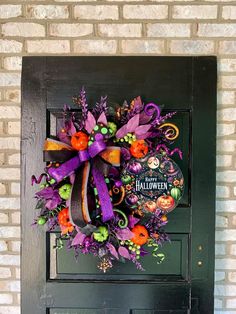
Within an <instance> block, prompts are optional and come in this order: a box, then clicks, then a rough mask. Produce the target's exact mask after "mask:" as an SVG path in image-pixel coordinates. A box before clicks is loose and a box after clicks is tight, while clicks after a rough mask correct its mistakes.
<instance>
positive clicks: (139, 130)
mask: <svg viewBox="0 0 236 314" xmlns="http://www.w3.org/2000/svg"><path fill="white" fill-rule="evenodd" d="M150 128H151V124H146V125H140V126H138V127H136V128H135V135H136V136H139V135H144V134H146V133H147V132H148V130H149V129H150Z"/></svg>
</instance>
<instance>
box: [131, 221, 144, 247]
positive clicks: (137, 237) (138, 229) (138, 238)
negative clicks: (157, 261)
mask: <svg viewBox="0 0 236 314" xmlns="http://www.w3.org/2000/svg"><path fill="white" fill-rule="evenodd" d="M131 231H132V232H133V234H134V236H133V238H132V239H131V241H132V242H133V243H134V244H137V245H143V244H145V243H146V242H147V240H148V231H147V229H146V228H145V227H144V226H141V225H136V226H134V228H133V229H132V230H131Z"/></svg>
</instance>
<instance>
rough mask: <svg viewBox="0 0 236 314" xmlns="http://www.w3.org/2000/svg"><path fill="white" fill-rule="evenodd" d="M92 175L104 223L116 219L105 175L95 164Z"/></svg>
mask: <svg viewBox="0 0 236 314" xmlns="http://www.w3.org/2000/svg"><path fill="white" fill-rule="evenodd" d="M92 174H93V179H94V183H95V186H96V188H97V192H98V197H99V202H100V206H101V211H102V221H103V222H106V221H108V220H110V219H112V218H113V217H114V212H113V207H112V203H111V199H110V194H109V191H108V188H107V185H106V182H105V179H104V175H103V173H102V172H101V171H100V170H99V169H98V168H97V167H96V165H94V164H93V167H92Z"/></svg>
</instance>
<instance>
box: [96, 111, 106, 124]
mask: <svg viewBox="0 0 236 314" xmlns="http://www.w3.org/2000/svg"><path fill="white" fill-rule="evenodd" d="M97 122H98V123H103V124H104V125H107V117H106V115H105V112H102V113H101V114H100V116H99V118H98V121H97Z"/></svg>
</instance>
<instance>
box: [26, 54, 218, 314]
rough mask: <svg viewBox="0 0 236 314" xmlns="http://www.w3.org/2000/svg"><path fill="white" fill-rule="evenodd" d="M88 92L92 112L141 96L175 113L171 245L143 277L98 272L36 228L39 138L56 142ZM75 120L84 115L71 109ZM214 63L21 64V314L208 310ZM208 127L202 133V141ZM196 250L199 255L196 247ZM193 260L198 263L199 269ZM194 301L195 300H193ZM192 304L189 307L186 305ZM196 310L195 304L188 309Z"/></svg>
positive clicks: (84, 60) (123, 270)
mask: <svg viewBox="0 0 236 314" xmlns="http://www.w3.org/2000/svg"><path fill="white" fill-rule="evenodd" d="M83 85H84V86H85V88H86V91H87V94H88V98H89V99H88V100H89V103H90V104H91V105H93V104H94V103H95V101H96V100H97V99H98V98H99V97H100V95H104V93H108V96H109V102H110V104H111V105H112V104H113V105H114V103H118V104H121V103H122V102H123V100H124V98H126V99H127V100H130V99H132V98H133V97H135V96H137V95H140V96H141V97H142V98H143V100H144V101H145V102H147V101H153V102H156V103H157V104H160V105H162V104H165V110H166V111H176V112H177V114H176V115H175V116H174V117H173V120H172V121H173V122H174V123H176V124H177V126H178V127H179V129H180V136H179V138H178V141H177V142H176V144H175V145H176V146H179V147H180V148H181V149H182V150H183V156H184V157H183V160H182V161H181V160H179V158H178V157H177V156H173V159H174V160H175V161H176V162H177V163H178V164H179V165H180V167H181V169H182V171H183V173H184V177H185V184H186V186H185V192H184V197H183V199H182V201H181V203H180V204H179V206H178V207H177V208H176V209H175V211H173V212H172V213H170V214H169V223H168V225H167V227H166V231H167V232H168V233H169V235H170V238H171V240H172V241H171V243H170V244H166V245H165V246H164V247H163V248H162V250H163V252H165V254H166V260H165V261H164V263H163V264H161V265H157V264H156V262H155V260H153V259H152V258H148V257H147V258H146V260H145V262H144V267H145V269H146V271H145V272H138V271H136V270H135V268H134V266H133V265H128V264H117V268H114V269H113V270H112V271H111V272H109V273H108V274H105V275H104V274H101V273H99V272H98V270H97V268H96V261H95V260H94V258H90V257H89V256H80V257H79V263H77V262H76V260H75V258H74V256H73V253H72V252H67V251H66V250H65V249H63V250H60V251H56V250H54V249H53V246H54V245H55V241H56V239H57V235H58V234H57V233H55V232H54V233H46V232H44V231H43V230H38V229H32V228H30V227H29V226H30V224H31V222H32V221H33V219H34V217H35V213H34V210H33V208H34V207H35V200H34V199H33V195H34V193H35V191H36V190H37V187H33V188H30V187H29V184H30V177H31V175H32V174H40V173H41V172H42V170H43V168H44V167H45V165H44V163H43V153H42V147H43V142H44V139H45V137H47V136H55V135H56V130H57V129H58V128H59V127H60V125H61V123H62V107H63V105H64V104H65V103H68V104H71V97H72V96H73V95H74V94H76V93H78V89H79V88H80V87H81V86H83ZM72 109H73V110H74V111H76V114H78V115H80V112H79V111H78V109H77V108H76V106H74V105H72ZM215 112H216V60H215V58H214V57H201V58H197V57H194V58H192V57H189V58H187V57H178V58H176V57H171V58H170V57H158V58H157V57H25V58H24V59H23V73H22V178H23V179H22V191H21V195H22V204H21V205H22V209H23V210H22V213H23V214H22V216H23V219H22V236H23V247H22V313H23V314H32V313H34V314H45V313H47V314H56V313H57V314H66V313H68V314H72V313H73V314H75V313H76V314H77V313H78V314H81V313H83V314H90V313H91V314H96V313H99V314H100V313H108V314H113V313H114V314H118V313H119V314H121V313H122V314H126V313H127V314H128V313H137V314H150V313H152V314H153V313H155V314H156V313H201V314H205V313H206V314H210V313H213V279H214V277H213V276H214V217H215V213H214V204H215V199H214V197H215V120H216V119H215ZM206 130H207V134H206ZM199 248H201V249H199ZM199 261H200V262H201V264H202V266H201V267H199V266H198V265H199ZM196 300H197V301H196ZM191 301H192V302H191ZM191 303H192V307H191Z"/></svg>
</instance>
